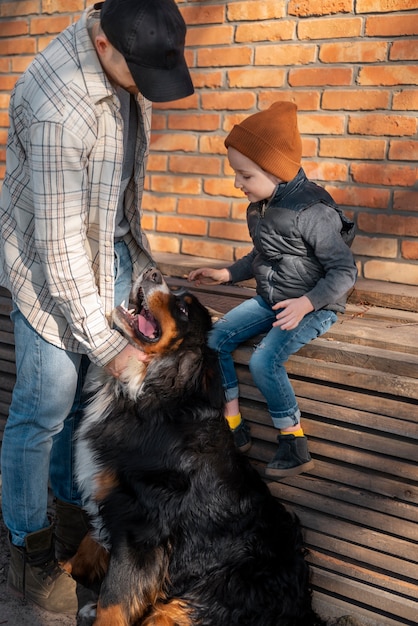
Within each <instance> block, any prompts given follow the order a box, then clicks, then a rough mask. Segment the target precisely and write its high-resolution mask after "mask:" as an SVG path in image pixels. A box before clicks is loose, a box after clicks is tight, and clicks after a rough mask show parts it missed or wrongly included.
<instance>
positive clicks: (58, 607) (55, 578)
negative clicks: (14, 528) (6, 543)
mask: <svg viewBox="0 0 418 626" xmlns="http://www.w3.org/2000/svg"><path fill="white" fill-rule="evenodd" d="M10 554H11V558H10V565H9V573H8V579H7V582H8V586H9V587H10V589H11V590H12V591H13V592H15V593H17V594H18V595H21V596H23V597H24V598H26V599H27V600H29V601H31V602H34V603H35V604H38V605H39V606H41V607H42V608H43V609H46V610H47V611H52V612H53V613H65V614H71V615H75V614H76V613H77V609H78V600H77V593H76V589H77V583H76V581H75V580H74V579H73V578H71V576H70V575H69V574H67V572H64V570H62V569H61V568H60V567H59V565H58V563H57V561H56V558H55V548H54V536H53V528H52V526H50V527H49V528H44V529H42V530H38V531H37V532H34V533H30V534H29V535H26V537H25V547H19V546H15V545H13V544H12V543H10Z"/></svg>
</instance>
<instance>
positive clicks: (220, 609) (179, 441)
mask: <svg viewBox="0 0 418 626" xmlns="http://www.w3.org/2000/svg"><path fill="white" fill-rule="evenodd" d="M132 294H133V298H132V302H133V304H134V306H135V310H130V311H128V310H127V309H125V308H124V307H122V306H119V307H117V308H116V309H115V311H114V312H113V322H114V324H115V325H116V326H117V328H118V329H119V330H120V331H121V332H122V333H123V334H124V335H125V336H126V337H128V338H129V340H130V341H131V342H132V343H133V344H134V345H135V346H137V347H138V348H139V349H140V350H142V351H144V352H145V353H146V354H147V355H148V360H147V362H146V363H143V362H139V361H134V360H133V361H132V363H131V366H130V367H129V368H128V369H127V370H126V372H125V374H124V375H123V376H121V377H120V378H118V379H116V378H112V377H110V376H107V375H106V374H104V373H102V374H101V375H100V376H99V377H98V379H97V380H96V381H95V382H94V383H92V387H93V390H92V399H91V401H90V403H89V406H88V408H87V412H86V416H85V419H84V421H83V423H82V425H81V428H80V430H79V433H78V441H77V472H78V480H79V484H80V487H81V489H82V492H83V495H84V500H85V506H86V510H87V512H88V513H89V514H90V517H91V522H92V527H93V530H92V532H91V533H89V535H87V537H86V538H85V539H84V540H83V542H82V544H81V546H80V549H79V551H78V552H77V554H76V556H75V557H74V558H73V559H72V560H71V561H70V562H69V563H67V570H68V571H71V572H72V574H73V575H74V576H75V577H78V578H79V579H82V578H84V579H85V578H86V576H87V577H88V578H89V579H90V580H94V579H97V580H100V581H101V586H100V592H99V597H98V602H97V606H94V608H93V607H85V608H84V609H83V610H82V611H81V612H80V614H79V617H78V624H80V625H81V626H86V625H90V624H95V625H96V626H128V625H137V626H140V625H141V626H317V625H319V624H323V622H322V621H321V620H320V618H319V617H317V616H316V615H315V613H314V611H313V609H312V605H311V591H310V584H309V568H308V564H307V562H306V560H305V549H304V546H303V543H302V535H301V528H300V524H299V522H298V520H297V518H296V517H295V515H293V514H292V513H290V512H289V511H288V510H286V509H285V507H284V506H283V505H282V504H280V503H279V502H278V500H277V499H276V498H274V497H273V496H272V495H271V493H270V491H269V489H268V487H267V485H266V484H265V483H264V482H263V480H262V479H261V477H260V476H259V474H258V473H257V471H256V470H255V469H254V468H253V466H252V465H251V463H250V462H249V460H248V459H247V458H246V457H245V456H244V455H243V454H242V453H240V452H239V451H237V450H236V449H235V447H234V443H233V439H232V436H231V433H230V430H229V428H228V426H227V423H226V421H225V419H224V416H223V405H224V395H223V390H222V385H221V380H220V373H219V370H218V363H217V356H216V354H215V353H214V352H213V351H212V350H211V349H210V348H209V347H208V345H207V334H208V332H209V331H210V328H211V317H210V315H209V312H208V310H207V309H206V308H205V307H204V306H203V305H202V304H201V303H200V302H199V301H198V300H197V298H196V297H195V296H194V295H192V294H191V293H189V292H187V291H183V290H178V291H172V290H170V289H169V288H168V286H167V284H166V283H165V281H164V279H163V277H162V275H161V273H160V271H159V270H157V269H155V268H152V269H149V270H147V271H145V272H144V274H143V275H142V276H141V277H140V279H139V280H138V281H137V282H136V284H135V285H134V288H133V292H132Z"/></svg>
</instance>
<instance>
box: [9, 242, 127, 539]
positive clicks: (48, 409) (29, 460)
mask: <svg viewBox="0 0 418 626" xmlns="http://www.w3.org/2000/svg"><path fill="white" fill-rule="evenodd" d="M131 276H132V263H131V258H130V255H129V251H128V248H127V246H126V244H125V243H123V242H120V243H117V244H116V245H115V303H117V304H120V303H121V302H122V301H123V300H126V302H128V298H129V292H130V288H131ZM11 317H12V319H13V322H14V333H15V353H16V372H17V375H16V384H15V386H14V389H13V396H12V402H11V405H10V409H9V416H8V419H7V422H6V427H5V430H4V436H3V446H2V458H1V471H2V509H3V518H4V522H5V524H6V526H7V528H8V529H9V531H10V533H11V537H12V542H13V543H14V544H15V545H18V546H23V545H24V539H25V536H26V535H27V534H28V533H31V532H35V531H37V530H40V529H42V528H46V527H48V526H49V525H50V522H49V520H48V517H47V503H48V481H50V485H51V488H52V491H53V493H54V495H55V496H56V497H57V498H59V499H60V500H64V501H66V502H71V503H73V504H77V505H79V504H80V495H79V493H78V490H77V487H76V485H75V481H74V473H73V459H74V457H73V436H74V431H75V429H76V428H77V425H78V423H79V421H80V418H81V415H82V398H81V392H82V388H83V382H84V378H85V374H86V372H87V369H88V366H89V363H90V362H89V360H88V358H87V357H86V356H85V355H82V354H76V353H74V352H67V351H65V350H62V349H60V348H57V347H56V346H53V345H52V344H50V343H48V342H47V341H45V340H44V339H42V337H41V336H40V335H38V333H36V332H35V330H34V329H33V328H32V327H31V326H30V325H29V324H28V322H27V321H26V319H25V317H24V316H23V315H22V313H21V312H20V311H19V310H18V309H17V308H16V307H14V310H13V312H12V314H11Z"/></svg>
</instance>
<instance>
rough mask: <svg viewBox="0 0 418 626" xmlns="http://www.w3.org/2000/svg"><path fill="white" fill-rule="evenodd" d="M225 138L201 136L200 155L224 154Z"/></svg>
mask: <svg viewBox="0 0 418 626" xmlns="http://www.w3.org/2000/svg"><path fill="white" fill-rule="evenodd" d="M224 141H225V137H220V136H218V135H207V136H203V137H201V138H200V140H199V146H200V153H201V154H226V148H225V146H224Z"/></svg>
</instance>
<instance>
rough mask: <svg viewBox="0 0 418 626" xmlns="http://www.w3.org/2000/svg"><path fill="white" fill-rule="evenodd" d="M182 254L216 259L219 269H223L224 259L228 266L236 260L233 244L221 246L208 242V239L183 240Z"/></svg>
mask: <svg viewBox="0 0 418 626" xmlns="http://www.w3.org/2000/svg"><path fill="white" fill-rule="evenodd" d="M181 252H182V254H190V255H193V256H201V257H205V258H207V259H214V260H215V261H216V266H217V267H221V265H222V263H221V260H222V259H224V260H225V261H226V263H228V265H229V264H230V263H231V262H232V261H233V260H234V250H233V247H232V246H231V244H220V243H217V242H214V241H208V240H207V239H204V240H196V239H183V241H182V244H181Z"/></svg>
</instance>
